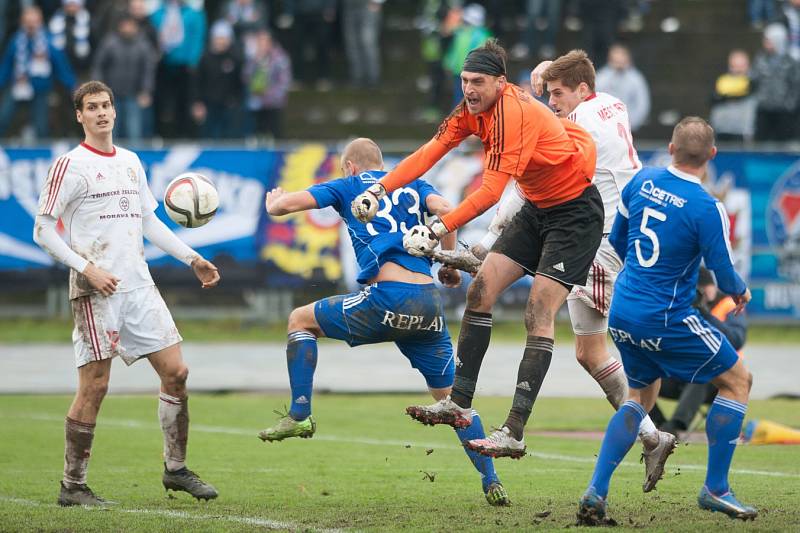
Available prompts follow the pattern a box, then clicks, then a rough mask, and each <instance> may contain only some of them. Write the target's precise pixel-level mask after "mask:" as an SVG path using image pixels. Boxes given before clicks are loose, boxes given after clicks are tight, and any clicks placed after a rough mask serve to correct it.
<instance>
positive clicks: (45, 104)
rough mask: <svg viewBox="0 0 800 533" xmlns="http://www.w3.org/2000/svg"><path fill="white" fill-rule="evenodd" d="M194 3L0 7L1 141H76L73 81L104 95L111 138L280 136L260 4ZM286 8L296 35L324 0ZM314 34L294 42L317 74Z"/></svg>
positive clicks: (279, 76) (271, 45) (273, 51)
mask: <svg viewBox="0 0 800 533" xmlns="http://www.w3.org/2000/svg"><path fill="white" fill-rule="evenodd" d="M198 4H202V2H197V1H193V0H94V1H92V0H40V1H33V0H17V1H13V0H0V21H2V24H0V26H1V27H0V44H2V45H3V53H2V59H0V94H2V96H0V137H3V136H7V135H12V134H18V133H22V134H23V136H25V135H27V136H32V137H34V138H47V137H50V136H71V135H75V134H76V131H75V130H74V127H73V126H74V112H73V111H72V109H71V98H70V94H71V92H72V91H73V90H74V89H75V88H76V87H77V85H78V84H79V83H81V82H83V81H86V80H88V79H100V80H103V81H104V82H106V83H107V84H108V85H109V86H110V87H111V88H112V89H113V90H114V94H115V98H116V102H115V104H116V110H117V115H118V120H117V126H116V130H117V131H116V133H117V135H118V136H119V137H121V138H125V139H129V140H133V141H138V140H141V139H143V138H148V137H152V136H159V137H167V138H178V137H194V136H203V137H206V138H212V139H226V138H242V137H245V136H266V137H271V138H279V137H280V136H281V131H282V130H281V124H282V120H281V114H282V111H283V109H284V108H285V107H286V104H287V101H288V93H289V89H290V86H291V84H292V61H291V60H290V58H289V53H288V52H286V51H285V50H284V48H283V47H282V46H281V44H280V43H279V42H278V41H277V39H275V37H274V33H273V28H274V27H273V26H271V25H270V18H269V15H270V13H269V11H268V10H267V6H268V3H265V2H260V1H256V0H222V1H220V2H206V3H205V4H206V6H205V8H204V9H202V8H200V7H199V6H198ZM285 4H286V6H287V9H286V11H284V12H283V13H282V14H281V15H282V16H284V17H289V19H288V20H289V25H290V26H291V25H292V24H294V25H295V26H296V27H298V28H299V30H298V31H302V32H306V31H308V30H309V27H310V26H309V24H312V22H309V20H311V19H315V18H324V16H325V15H324V13H325V11H324V9H322V10H317V7H320V6H322V7H324V5H327V4H330V5H334V4H335V0H331V1H329V2H326V1H319V2H314V1H311V0H294V1H292V2H285ZM352 10H353V11H357V10H358V8H357V7H353V8H352ZM292 19H293V20H292ZM14 21H18V22H17V23H14ZM317 29H318V30H319V31H318V32H317V33H318V34H319V39H318V40H317V41H314V40H313V39H309V37H308V36H309V35H311V34H310V33H309V34H307V35H304V36H302V41H303V42H304V43H313V44H315V45H316V46H315V48H316V49H315V50H314V51H312V54H314V55H315V57H314V58H313V62H314V67H313V70H312V69H307V70H311V71H313V72H316V73H317V76H318V78H319V79H324V76H325V75H326V70H325V68H327V64H328V63H329V61H328V58H327V56H326V55H325V54H327V53H328V52H327V50H328V49H329V45H328V44H326V43H325V41H324V39H325V32H324V31H322V30H321V29H320V28H317ZM296 37H297V38H298V39H301V36H300V35H297V36H296ZM372 38H373V39H375V37H372ZM304 53H305V50H303V49H302V47H300V54H301V57H300V58H299V59H298V63H297V65H300V66H302V65H304V64H308V63H309V62H308V61H306V59H305V58H304V57H302V54H304ZM354 62H355V63H357V64H358V67H362V66H365V65H367V67H365V68H367V73H366V74H365V75H364V76H365V77H364V78H363V79H364V81H365V82H368V83H370V84H375V83H377V77H378V76H379V70H378V69H377V68H375V67H374V65H372V64H370V63H369V62H368V61H361V60H360V59H357V60H354ZM300 71H301V72H303V73H304V75H305V71H304V70H303V69H300ZM359 79H361V78H359ZM23 112H25V113H23ZM26 124H31V125H32V127H28V126H26ZM15 126H16V127H15Z"/></svg>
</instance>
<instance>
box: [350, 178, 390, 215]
mask: <svg viewBox="0 0 800 533" xmlns="http://www.w3.org/2000/svg"><path fill="white" fill-rule="evenodd" d="M384 196H386V189H384V188H383V185H381V184H380V183H375V184H372V185H370V186H369V188H367V190H366V191H364V192H362V193H361V194H359V195H358V196H356V198H355V200H353V202H352V203H351V204H350V211H351V212H352V213H353V216H354V217H356V220H358V221H359V222H361V223H363V224H366V223H367V222H369V221H370V220H372V219H373V218H375V214H376V213H377V212H378V207H379V206H380V204H381V198H383V197H384Z"/></svg>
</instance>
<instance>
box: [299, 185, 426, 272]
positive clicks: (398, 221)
mask: <svg viewBox="0 0 800 533" xmlns="http://www.w3.org/2000/svg"><path fill="white" fill-rule="evenodd" d="M385 174H386V172H381V171H374V170H371V171H369V172H362V173H361V174H359V175H358V176H348V177H346V178H341V179H337V180H332V181H329V182H327V183H320V184H318V185H314V186H312V187H309V188H308V192H310V193H311V195H312V196H313V197H314V198H315V199H316V200H317V206H318V207H319V208H320V209H322V208H324V207H328V206H330V207H333V208H334V209H335V210H336V211H337V212H338V213H339V216H341V217H342V219H343V220H344V222H345V224H347V232H348V233H349V234H350V240H351V241H352V242H353V249H354V250H355V252H356V260H357V261H358V266H359V268H360V269H361V271H360V272H359V274H358V282H359V283H366V282H367V281H368V280H369V279H371V278H372V277H373V276H375V275H376V274H377V273H378V270H380V268H381V266H383V265H384V263H387V262H392V263H397V264H398V265H400V266H402V267H404V268H406V269H408V270H411V271H412V272H419V273H421V274H427V275H429V276H430V275H431V260H430V259H428V258H425V257H414V256H413V255H410V254H409V253H408V252H406V250H405V249H404V248H403V235H404V234H405V232H406V231H408V230H410V229H411V228H412V227H414V226H416V225H417V224H424V216H425V215H427V214H428V211H427V209H426V207H425V206H426V203H425V200H426V199H427V198H428V196H429V195H431V194H439V193H438V192H437V191H436V189H434V188H433V187H432V186H431V185H430V184H428V183H427V182H425V181H423V180H420V179H418V180H415V181H412V182H411V183H409V184H408V185H406V186H405V187H402V188H400V189H397V190H396V191H394V192H392V193H389V194H387V195H386V196H384V198H383V199H382V200H381V204H380V208H379V209H378V213H377V215H376V216H375V218H374V219H373V220H372V222H369V223H367V224H362V223H361V222H359V221H358V220H356V218H355V217H354V216H353V213H352V212H351V211H350V203H351V202H352V201H353V200H354V199H355V197H356V196H358V195H359V194H361V193H362V192H364V191H365V190H367V187H369V186H370V185H372V184H373V183H376V182H377V181H378V180H379V179H381V178H382V177H383V176H384V175H385Z"/></svg>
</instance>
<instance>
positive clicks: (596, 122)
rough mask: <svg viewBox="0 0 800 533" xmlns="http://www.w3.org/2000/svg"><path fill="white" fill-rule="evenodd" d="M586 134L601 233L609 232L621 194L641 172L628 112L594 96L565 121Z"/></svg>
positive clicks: (602, 95)
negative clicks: (591, 145)
mask: <svg viewBox="0 0 800 533" xmlns="http://www.w3.org/2000/svg"><path fill="white" fill-rule="evenodd" d="M568 118H569V119H570V120H572V121H573V122H575V123H577V124H578V125H579V126H581V127H582V128H583V129H585V130H586V131H588V132H589V134H590V135H591V136H592V139H593V140H594V142H595V145H597V167H596V169H595V174H594V180H593V183H594V184H595V186H596V187H597V189H598V190H599V191H600V196H602V197H603V208H604V210H605V223H604V225H603V233H609V232H611V226H612V225H613V224H614V218H615V217H616V215H617V205H619V201H620V193H621V192H622V189H623V188H624V187H625V185H626V184H627V183H628V182H629V181H630V179H631V178H632V177H633V176H634V174H636V172H638V171H639V170H640V169H641V168H642V163H641V162H640V161H639V155H638V154H637V153H636V148H634V147H633V136H632V135H631V126H630V120H629V119H628V110H627V108H626V107H625V104H623V103H622V102H621V101H620V100H619V99H618V98H615V97H613V96H611V95H610V94H607V93H594V94H593V95H592V96H590V97H589V98H587V99H586V100H584V101H583V102H581V103H580V104H578V107H576V108H575V110H574V111H572V113H570V114H569V117H568Z"/></svg>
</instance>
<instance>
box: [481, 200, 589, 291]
mask: <svg viewBox="0 0 800 533" xmlns="http://www.w3.org/2000/svg"><path fill="white" fill-rule="evenodd" d="M603 220H604V212H603V199H602V198H601V197H600V193H599V192H598V190H597V187H595V186H594V185H591V186H589V187H587V188H586V190H585V191H583V193H582V194H581V195H580V196H578V197H577V198H575V199H574V200H570V201H569V202H565V203H563V204H560V205H556V206H553V207H547V208H544V209H543V208H539V207H536V206H535V205H534V204H533V203H532V202H530V201H528V202H526V203H525V205H523V206H522V209H520V210H519V212H517V214H516V215H514V218H512V219H511V222H509V224H508V226H507V227H506V228H505V229H504V230H503V233H502V234H501V235H500V237H499V238H498V239H497V242H495V243H494V246H492V252H495V253H498V254H502V255H504V256H506V257H508V258H509V259H511V260H512V261H514V262H515V263H517V264H518V265H519V266H521V267H522V268H523V269H525V270H526V271H527V272H528V274H531V275H536V274H541V275H543V276H547V277H548V278H553V279H554V280H556V281H558V282H559V283H561V284H562V285H564V286H565V287H567V288H571V287H572V286H573V285H585V284H586V278H587V276H588V274H589V269H590V268H591V266H592V262H593V261H594V256H595V254H596V253H597V248H598V247H599V246H600V240H601V239H602V238H603Z"/></svg>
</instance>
